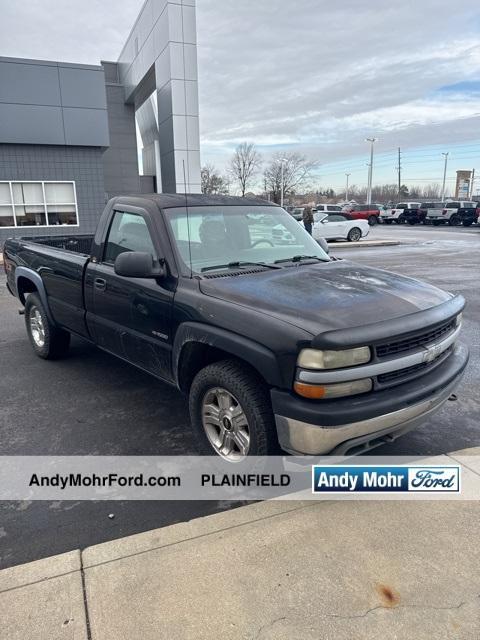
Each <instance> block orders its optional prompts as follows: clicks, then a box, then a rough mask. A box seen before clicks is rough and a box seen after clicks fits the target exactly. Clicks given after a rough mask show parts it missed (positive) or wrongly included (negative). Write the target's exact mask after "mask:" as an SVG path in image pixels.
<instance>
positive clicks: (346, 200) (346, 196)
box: [345, 173, 352, 202]
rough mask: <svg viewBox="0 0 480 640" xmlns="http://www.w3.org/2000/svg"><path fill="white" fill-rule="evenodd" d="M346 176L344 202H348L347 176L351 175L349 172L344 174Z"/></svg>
mask: <svg viewBox="0 0 480 640" xmlns="http://www.w3.org/2000/svg"><path fill="white" fill-rule="evenodd" d="M345 175H346V177H347V184H346V185H345V202H348V178H349V177H350V176H351V175H352V174H351V173H346V174H345Z"/></svg>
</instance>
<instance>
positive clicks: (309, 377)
mask: <svg viewBox="0 0 480 640" xmlns="http://www.w3.org/2000/svg"><path fill="white" fill-rule="evenodd" d="M460 329H461V326H458V327H457V328H456V329H455V330H454V331H453V333H451V334H450V335H449V336H447V337H446V338H445V339H444V340H441V341H440V342H434V343H432V344H430V345H427V346H425V347H422V348H421V349H419V350H418V351H415V352H414V353H410V354H408V355H407V356H400V357H399V358H393V359H392V360H385V362H376V363H375V364H364V365H358V366H356V367H350V368H349V369H330V370H328V371H312V370H310V369H308V370H307V369H298V373H297V379H298V380H300V381H301V382H308V383H310V384H327V383H333V382H350V381H351V380H360V379H362V378H373V377H374V376H379V375H381V374H382V373H390V372H391V371H401V370H402V369H408V368H409V367H413V366H414V365H416V364H422V363H423V362H425V363H427V362H432V360H435V358H438V356H440V355H442V353H444V352H445V351H446V350H447V349H448V348H449V347H451V346H452V344H453V343H454V342H455V340H456V339H457V337H458V334H459V333H460Z"/></svg>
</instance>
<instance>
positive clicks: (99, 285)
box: [93, 278, 107, 291]
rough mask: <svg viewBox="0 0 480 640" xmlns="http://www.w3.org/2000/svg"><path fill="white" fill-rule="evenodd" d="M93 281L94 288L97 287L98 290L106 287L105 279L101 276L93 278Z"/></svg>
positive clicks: (103, 289)
mask: <svg viewBox="0 0 480 640" xmlns="http://www.w3.org/2000/svg"><path fill="white" fill-rule="evenodd" d="M93 283H94V285H95V289H98V290H99V291H105V289H106V288H107V281H106V280H104V279H103V278H95V280H94V281H93Z"/></svg>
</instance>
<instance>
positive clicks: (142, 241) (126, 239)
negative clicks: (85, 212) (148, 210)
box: [103, 211, 155, 263]
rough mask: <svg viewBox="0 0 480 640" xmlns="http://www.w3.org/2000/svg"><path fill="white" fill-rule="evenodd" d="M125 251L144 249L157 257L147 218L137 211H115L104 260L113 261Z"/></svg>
mask: <svg viewBox="0 0 480 640" xmlns="http://www.w3.org/2000/svg"><path fill="white" fill-rule="evenodd" d="M125 251H143V252H144V253H150V254H151V256H152V257H153V258H155V249H154V246H153V242H152V238H151V236H150V232H149V230H148V227H147V223H146V222H145V219H144V218H143V217H142V216H140V215H138V214H136V213H126V212H123V211H115V213H114V215H113V220H112V223H111V225H110V230H109V232H108V237H107V242H106V243H105V254H104V258H103V260H104V262H109V263H113V262H115V259H116V257H117V256H119V255H120V254H121V253H124V252H125Z"/></svg>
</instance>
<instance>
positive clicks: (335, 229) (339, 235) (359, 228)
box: [312, 211, 370, 242]
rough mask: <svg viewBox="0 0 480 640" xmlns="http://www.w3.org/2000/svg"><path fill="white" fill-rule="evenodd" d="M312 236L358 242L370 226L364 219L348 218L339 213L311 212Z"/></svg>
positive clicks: (365, 234)
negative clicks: (312, 220) (312, 221)
mask: <svg viewBox="0 0 480 640" xmlns="http://www.w3.org/2000/svg"><path fill="white" fill-rule="evenodd" d="M313 219H314V224H313V227H312V236H313V237H314V238H315V240H319V239H320V238H324V239H325V240H348V241H349V242H358V241H359V240H360V239H361V238H364V237H365V236H368V232H369V231H370V226H369V224H368V222H367V221H366V220H349V219H348V218H346V217H345V216H344V215H342V214H341V213H320V212H318V211H317V212H316V213H314V214H313Z"/></svg>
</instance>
